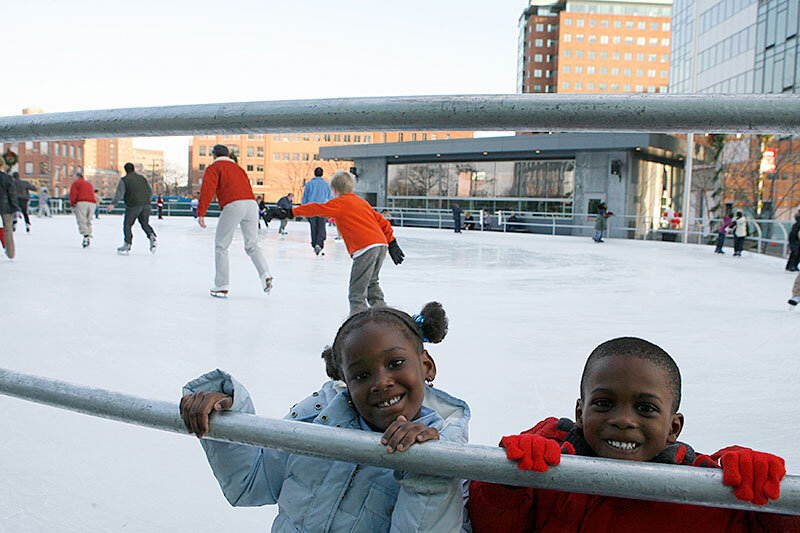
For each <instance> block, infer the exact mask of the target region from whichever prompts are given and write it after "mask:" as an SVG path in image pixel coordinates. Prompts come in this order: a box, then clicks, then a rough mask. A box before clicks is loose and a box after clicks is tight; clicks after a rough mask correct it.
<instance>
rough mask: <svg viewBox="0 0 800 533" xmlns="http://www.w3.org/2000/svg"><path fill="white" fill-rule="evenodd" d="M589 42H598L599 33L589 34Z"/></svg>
mask: <svg viewBox="0 0 800 533" xmlns="http://www.w3.org/2000/svg"><path fill="white" fill-rule="evenodd" d="M589 42H590V43H596V42H597V35H594V34H592V35H589Z"/></svg>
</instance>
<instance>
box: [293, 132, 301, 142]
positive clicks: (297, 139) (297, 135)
mask: <svg viewBox="0 0 800 533" xmlns="http://www.w3.org/2000/svg"><path fill="white" fill-rule="evenodd" d="M294 142H297V143H299V142H300V134H299V133H295V134H294Z"/></svg>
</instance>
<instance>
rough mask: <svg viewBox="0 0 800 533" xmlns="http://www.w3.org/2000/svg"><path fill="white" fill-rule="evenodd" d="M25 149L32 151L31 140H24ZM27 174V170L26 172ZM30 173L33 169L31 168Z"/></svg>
mask: <svg viewBox="0 0 800 533" xmlns="http://www.w3.org/2000/svg"><path fill="white" fill-rule="evenodd" d="M25 151H26V152H32V151H33V141H25ZM26 174H27V172H26ZM31 174H33V170H31Z"/></svg>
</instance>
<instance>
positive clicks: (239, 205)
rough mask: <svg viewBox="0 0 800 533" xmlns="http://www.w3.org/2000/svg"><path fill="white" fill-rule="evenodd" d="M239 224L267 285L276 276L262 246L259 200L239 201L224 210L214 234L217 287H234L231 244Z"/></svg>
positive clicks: (262, 281)
mask: <svg viewBox="0 0 800 533" xmlns="http://www.w3.org/2000/svg"><path fill="white" fill-rule="evenodd" d="M237 225H238V226H241V228H242V237H243V238H244V251H245V252H247V255H248V256H249V257H250V260H251V261H252V262H253V265H254V266H255V267H256V270H257V271H258V277H259V279H260V280H261V287H262V288H264V284H265V282H266V279H267V278H269V277H272V276H271V275H270V273H269V265H267V260H266V259H264V254H263V253H261V248H259V247H258V204H257V203H256V201H255V200H236V201H235V202H231V203H229V204H228V205H226V206H225V207H224V208H223V209H222V213H221V214H220V216H219V221H218V222H217V233H216V235H215V237H214V261H215V263H216V267H217V272H216V276H215V277H214V289H215V290H228V288H229V286H230V267H229V263H228V247H229V246H230V245H231V241H232V240H233V232H234V230H235V229H236V226H237Z"/></svg>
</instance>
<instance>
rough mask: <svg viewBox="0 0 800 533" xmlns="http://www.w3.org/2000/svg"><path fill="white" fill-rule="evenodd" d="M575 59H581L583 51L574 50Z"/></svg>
mask: <svg viewBox="0 0 800 533" xmlns="http://www.w3.org/2000/svg"><path fill="white" fill-rule="evenodd" d="M575 57H577V58H578V59H581V58H582V57H583V50H575Z"/></svg>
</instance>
